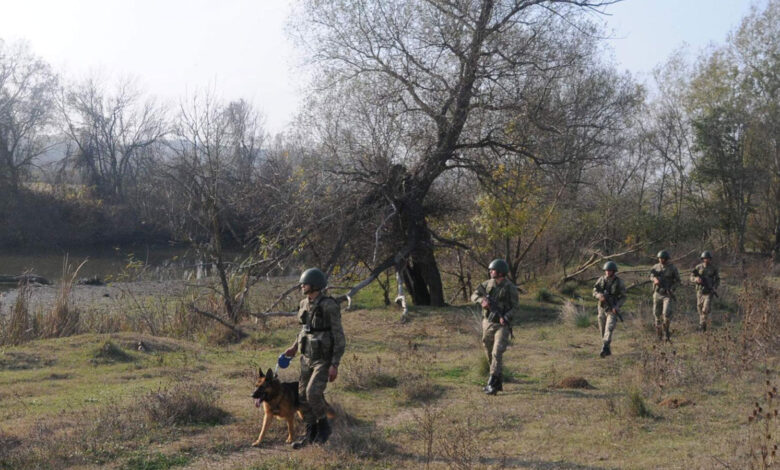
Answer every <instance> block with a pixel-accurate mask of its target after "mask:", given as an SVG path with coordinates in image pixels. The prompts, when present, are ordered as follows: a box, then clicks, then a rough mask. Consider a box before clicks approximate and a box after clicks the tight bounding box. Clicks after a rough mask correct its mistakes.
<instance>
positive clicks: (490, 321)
mask: <svg viewBox="0 0 780 470" xmlns="http://www.w3.org/2000/svg"><path fill="white" fill-rule="evenodd" d="M486 295H490V298H492V299H493V300H494V301H495V305H494V308H497V309H498V310H499V311H500V312H505V313H504V318H505V319H506V321H507V322H509V321H511V320H512V315H513V314H514V313H515V311H516V310H517V306H518V303H519V302H518V298H517V287H516V286H515V285H514V284H512V282H511V281H510V280H509V279H506V278H505V279H504V281H503V282H501V284H499V283H498V282H496V280H495V279H489V280H487V281H485V282H483V283H482V284H480V286H479V287H478V288H477V290H475V291H474V293H473V294H472V295H471V300H472V301H473V302H476V303H478V304H481V303H482V299H484V298H485V296H486ZM482 314H483V318H482V344H483V345H484V347H485V355H486V356H487V360H488V364H490V375H491V376H496V377H501V368H502V356H503V355H504V351H506V346H507V343H508V342H509V326H508V325H502V324H501V323H500V321H499V319H498V318H493V317H494V315H491V313H490V309H487V308H483V309H482Z"/></svg>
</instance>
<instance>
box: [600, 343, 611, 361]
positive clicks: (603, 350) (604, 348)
mask: <svg viewBox="0 0 780 470" xmlns="http://www.w3.org/2000/svg"><path fill="white" fill-rule="evenodd" d="M611 355H612V351H611V350H610V349H609V341H604V345H603V346H602V347H601V352H600V353H599V357H601V358H605V357H607V356H611Z"/></svg>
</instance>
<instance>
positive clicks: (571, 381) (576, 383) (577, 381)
mask: <svg viewBox="0 0 780 470" xmlns="http://www.w3.org/2000/svg"><path fill="white" fill-rule="evenodd" d="M553 388H582V389H588V390H590V389H594V388H596V387H594V386H593V385H591V384H590V382H588V381H587V380H585V377H566V378H565V379H563V380H561V381H560V382H558V383H557V384H555V385H553Z"/></svg>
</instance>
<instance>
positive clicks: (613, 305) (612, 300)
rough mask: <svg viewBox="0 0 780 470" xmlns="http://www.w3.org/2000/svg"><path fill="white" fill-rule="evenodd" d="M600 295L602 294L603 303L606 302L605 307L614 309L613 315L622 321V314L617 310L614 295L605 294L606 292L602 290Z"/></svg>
mask: <svg viewBox="0 0 780 470" xmlns="http://www.w3.org/2000/svg"><path fill="white" fill-rule="evenodd" d="M601 295H603V296H604V303H605V304H607V309H608V310H612V311H614V312H615V315H617V317H618V320H620V321H623V315H621V314H620V312H618V310H617V300H616V299H615V297H614V296H613V295H612V294H607V293H606V292H602V293H601Z"/></svg>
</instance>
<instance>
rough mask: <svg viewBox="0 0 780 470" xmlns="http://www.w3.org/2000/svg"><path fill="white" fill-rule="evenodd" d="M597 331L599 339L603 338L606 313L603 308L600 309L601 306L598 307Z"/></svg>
mask: <svg viewBox="0 0 780 470" xmlns="http://www.w3.org/2000/svg"><path fill="white" fill-rule="evenodd" d="M598 320H599V331H600V332H601V337H602V338H603V337H604V329H605V328H606V327H607V313H606V312H605V311H604V309H603V308H601V305H599V315H598Z"/></svg>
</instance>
